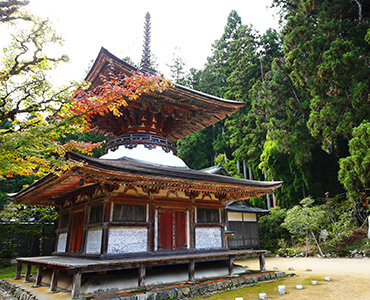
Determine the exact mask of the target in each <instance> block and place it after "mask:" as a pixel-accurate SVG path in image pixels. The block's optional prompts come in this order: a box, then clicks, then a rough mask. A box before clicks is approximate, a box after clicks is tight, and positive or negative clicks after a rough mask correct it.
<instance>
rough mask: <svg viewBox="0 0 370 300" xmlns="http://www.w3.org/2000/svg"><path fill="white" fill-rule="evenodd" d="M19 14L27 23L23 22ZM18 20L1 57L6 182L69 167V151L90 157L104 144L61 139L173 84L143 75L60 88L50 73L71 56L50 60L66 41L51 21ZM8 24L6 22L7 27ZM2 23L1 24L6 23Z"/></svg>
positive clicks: (0, 171)
mask: <svg viewBox="0 0 370 300" xmlns="http://www.w3.org/2000/svg"><path fill="white" fill-rule="evenodd" d="M17 14H19V15H21V16H26V18H19V19H17V18H16V17H17ZM12 16H14V18H15V20H16V21H12V22H7V23H9V24H10V26H14V27H16V26H17V25H19V23H20V22H22V24H21V25H22V26H21V27H20V28H22V29H21V30H20V31H18V32H17V33H15V34H13V36H12V37H13V38H12V40H11V42H10V45H8V46H7V47H6V48H4V52H3V56H2V57H0V145H1V147H0V179H2V178H4V177H6V176H8V177H11V176H13V175H14V174H20V175H37V176H41V175H45V174H47V173H49V172H60V171H62V170H64V169H66V168H68V167H69V166H70V164H71V162H66V161H65V159H64V157H63V156H64V154H65V153H66V151H69V150H73V149H75V150H76V149H77V150H78V151H80V152H82V153H83V154H90V153H91V151H92V149H94V148H96V147H99V146H100V145H101V143H91V142H90V143H85V142H77V141H70V142H68V143H66V144H62V143H61V142H59V140H61V139H63V138H64V137H65V136H66V134H73V133H77V132H83V131H86V130H88V129H89V128H90V127H89V120H90V117H91V115H93V114H105V113H113V114H115V115H119V114H120V112H119V107H121V106H122V105H123V106H124V105H126V104H127V102H126V101H131V100H134V99H137V98H138V97H139V96H140V95H141V94H142V93H145V92H149V91H154V90H156V91H159V92H161V91H163V90H164V89H165V88H166V86H168V84H169V83H168V82H167V81H165V80H162V78H161V76H160V75H157V76H154V75H146V74H143V73H140V72H137V73H136V74H133V75H132V76H131V77H129V76H121V75H119V74H115V73H114V70H112V72H111V73H110V74H109V75H108V77H104V76H103V77H102V81H103V84H102V85H101V86H98V87H94V88H83V87H82V86H85V87H86V85H83V84H82V83H70V84H68V85H66V86H63V87H60V88H57V89H55V88H54V87H53V85H52V83H51V82H50V80H49V78H48V71H50V70H53V69H55V68H56V67H57V66H58V64H60V63H63V62H67V61H68V57H67V56H66V55H60V56H59V57H51V56H49V55H48V54H47V53H46V51H45V49H46V48H47V46H48V45H50V44H57V45H62V42H63V40H62V38H61V36H59V35H58V34H57V33H56V32H55V31H54V30H53V29H52V28H51V26H50V24H49V21H48V20H42V19H40V18H38V17H37V16H34V15H32V14H29V13H27V12H24V11H21V10H19V11H16V12H15V13H14V14H13V15H12ZM5 23H6V22H5ZM5 23H4V22H3V23H0V25H1V24H5Z"/></svg>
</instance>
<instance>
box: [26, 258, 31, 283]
mask: <svg viewBox="0 0 370 300" xmlns="http://www.w3.org/2000/svg"><path fill="white" fill-rule="evenodd" d="M31 268H32V265H31V264H30V263H28V264H27V267H26V276H25V277H24V282H30V281H31Z"/></svg>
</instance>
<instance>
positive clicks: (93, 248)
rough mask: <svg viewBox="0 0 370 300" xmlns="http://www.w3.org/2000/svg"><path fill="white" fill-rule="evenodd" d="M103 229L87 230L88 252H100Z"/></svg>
mask: <svg viewBox="0 0 370 300" xmlns="http://www.w3.org/2000/svg"><path fill="white" fill-rule="evenodd" d="M102 236H103V230H101V229H91V230H89V231H88V232H87V238H86V253H88V254H100V251H101V241H102Z"/></svg>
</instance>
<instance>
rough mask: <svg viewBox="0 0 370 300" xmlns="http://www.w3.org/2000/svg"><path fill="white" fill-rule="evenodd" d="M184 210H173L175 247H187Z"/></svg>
mask: <svg viewBox="0 0 370 300" xmlns="http://www.w3.org/2000/svg"><path fill="white" fill-rule="evenodd" d="M186 217H187V215H186V211H181V210H180V211H175V248H176V249H182V248H187V239H186V237H187V227H186V225H187V222H186V221H187V220H186V219H187V218H186Z"/></svg>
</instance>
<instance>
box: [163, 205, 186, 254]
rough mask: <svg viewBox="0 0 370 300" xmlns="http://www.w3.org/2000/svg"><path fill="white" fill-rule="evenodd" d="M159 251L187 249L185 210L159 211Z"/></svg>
mask: <svg viewBox="0 0 370 300" xmlns="http://www.w3.org/2000/svg"><path fill="white" fill-rule="evenodd" d="M158 231H159V243H158V245H159V249H163V250H178V249H184V248H187V214H186V211H185V210H175V209H162V210H160V211H159V225H158Z"/></svg>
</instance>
